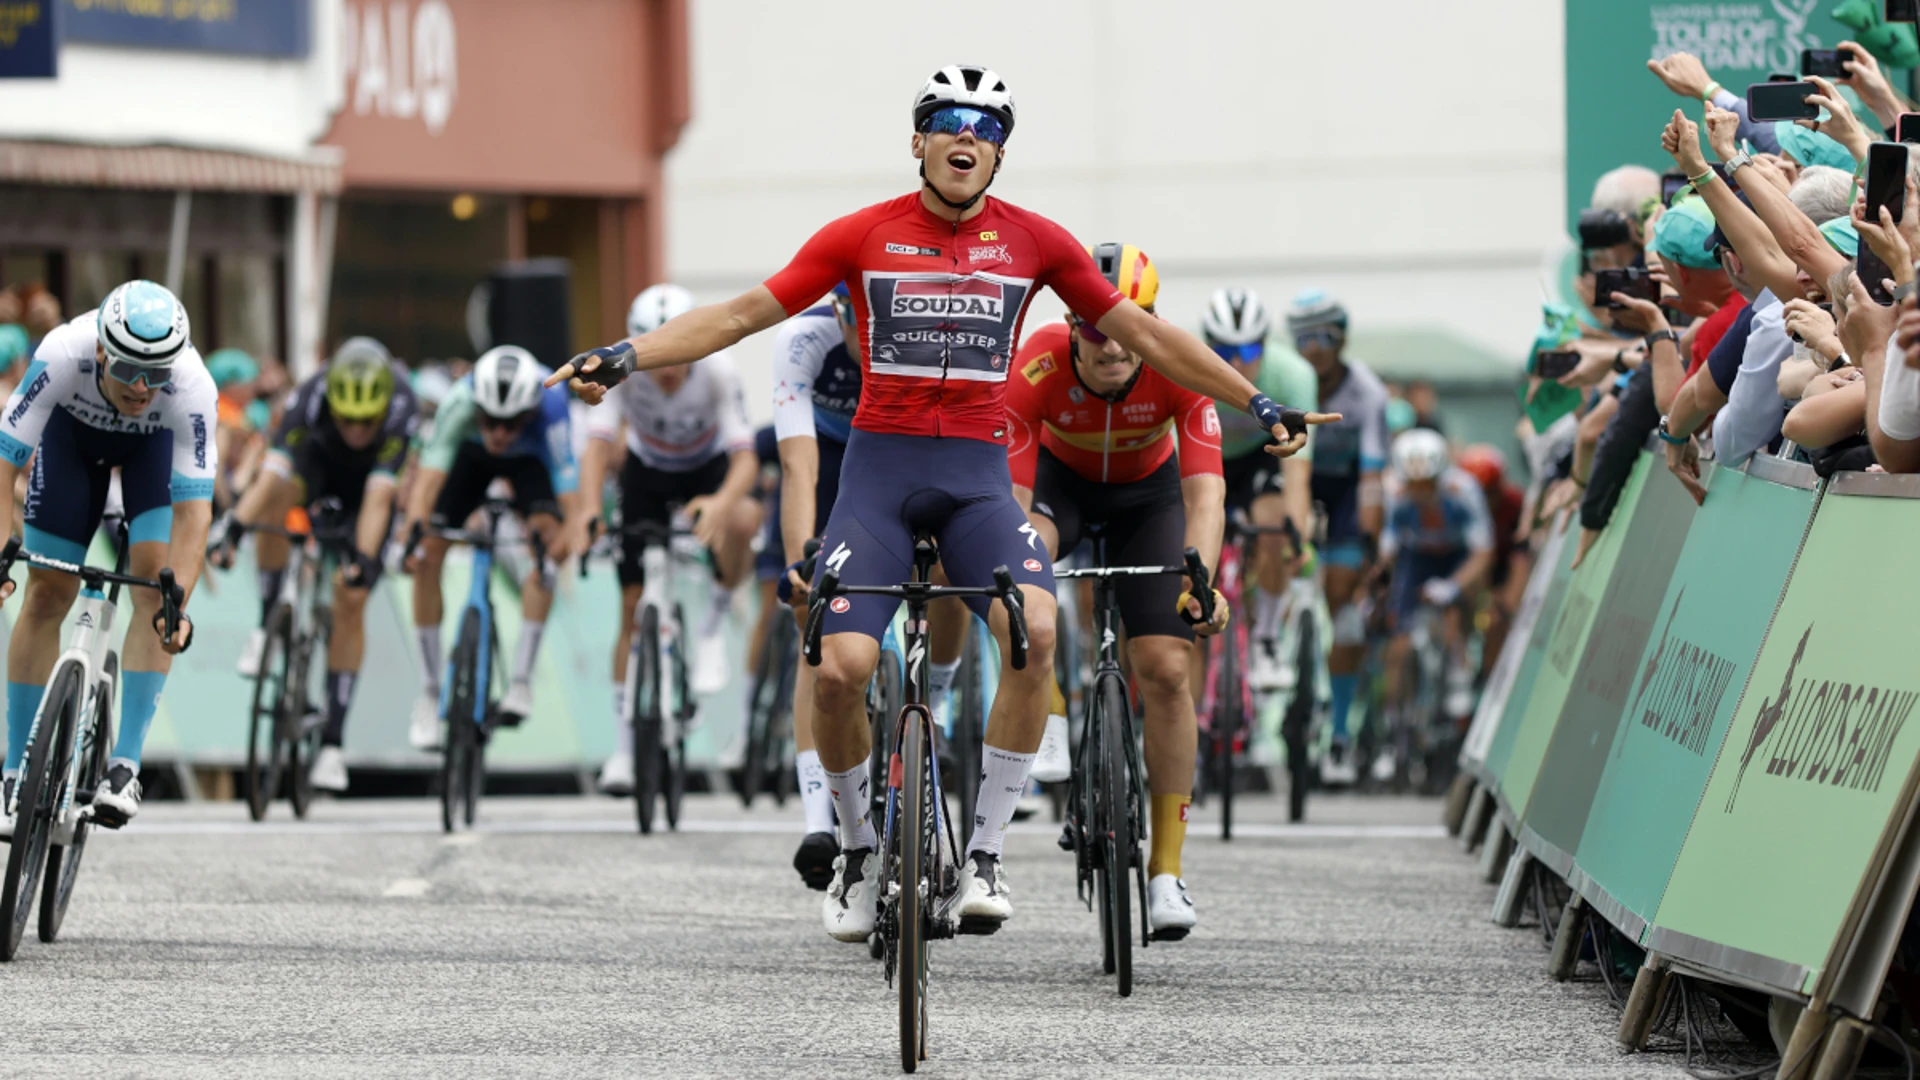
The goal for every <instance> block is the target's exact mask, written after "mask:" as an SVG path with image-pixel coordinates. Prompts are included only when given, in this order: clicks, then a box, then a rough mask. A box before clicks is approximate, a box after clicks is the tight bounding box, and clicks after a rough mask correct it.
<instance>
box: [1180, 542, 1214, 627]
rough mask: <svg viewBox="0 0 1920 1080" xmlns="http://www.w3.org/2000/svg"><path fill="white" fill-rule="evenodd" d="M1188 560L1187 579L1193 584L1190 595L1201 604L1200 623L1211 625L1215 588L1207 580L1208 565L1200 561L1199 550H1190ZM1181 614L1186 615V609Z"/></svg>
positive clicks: (1187, 554) (1187, 555)
mask: <svg viewBox="0 0 1920 1080" xmlns="http://www.w3.org/2000/svg"><path fill="white" fill-rule="evenodd" d="M1186 560H1187V577H1188V579H1189V580H1191V581H1192V583H1193V585H1192V588H1191V590H1190V591H1189V593H1188V595H1190V596H1192V597H1193V598H1194V599H1195V600H1198V601H1199V602H1200V621H1201V622H1203V623H1210V622H1212V621H1213V586H1212V585H1211V584H1210V583H1209V582H1208V580H1207V564H1206V563H1204V562H1201V561H1200V551H1199V549H1198V548H1188V549H1187V551H1186ZM1181 614H1182V615H1185V614H1186V611H1185V609H1184V608H1182V610H1181Z"/></svg>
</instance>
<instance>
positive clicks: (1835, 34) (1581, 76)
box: [1566, 0, 1879, 232]
mask: <svg viewBox="0 0 1920 1080" xmlns="http://www.w3.org/2000/svg"><path fill="white" fill-rule="evenodd" d="M1837 3H1838V0H1743V2H1734V3H1729V2H1724V0H1723V2H1699V3H1676V2H1673V0H1567V7H1566V11H1567V228H1568V230H1569V232H1571V231H1572V228H1573V224H1574V221H1575V220H1576V219H1577V218H1578V217H1579V214H1580V210H1581V208H1582V207H1584V206H1586V205H1587V200H1588V198H1589V197H1590V196H1591V195H1592V194H1593V182H1594V181H1595V180H1597V179H1599V178H1600V175H1601V174H1602V173H1604V172H1606V171H1607V170H1609V169H1612V168H1614V167H1615V166H1618V165H1627V164H1636V165H1645V166H1647V167H1648V168H1650V169H1652V170H1654V171H1655V172H1666V171H1667V170H1669V169H1671V168H1673V159H1672V158H1670V157H1668V156H1667V155H1666V154H1664V153H1662V152H1661V150H1660V129H1661V127H1663V126H1664V125H1665V124H1666V122H1667V120H1668V118H1670V117H1672V115H1673V110H1674V109H1676V108H1681V109H1685V110H1686V113H1687V115H1688V116H1691V117H1693V118H1694V119H1695V120H1698V119H1700V113H1701V105H1700V103H1699V102H1698V101H1694V102H1687V101H1685V100H1683V99H1681V98H1680V97H1678V96H1676V95H1675V94H1674V93H1673V92H1672V91H1670V90H1668V89H1667V88H1666V86H1665V85H1663V84H1662V83H1661V82H1660V80H1659V79H1656V78H1654V76H1653V74H1652V73H1651V72H1649V71H1647V61H1649V60H1653V59H1657V58H1660V57H1664V56H1666V55H1668V54H1670V53H1674V52H1688V53H1692V54H1693V55H1695V56H1698V57H1699V58H1700V59H1701V61H1702V62H1703V63H1704V64H1705V65H1706V68H1707V73H1708V74H1709V75H1710V76H1712V77H1713V78H1714V79H1717V80H1718V81H1719V82H1720V83H1722V84H1723V85H1725V86H1726V87H1727V89H1729V90H1732V91H1733V92H1734V93H1736V94H1744V93H1745V92H1746V88H1747V86H1748V85H1749V84H1751V83H1757V82H1765V81H1767V76H1768V75H1770V74H1773V73H1775V72H1780V73H1797V72H1798V71H1799V70H1800V50H1802V49H1813V48H1827V49H1831V48H1833V47H1834V45H1836V44H1838V43H1839V42H1841V41H1845V40H1847V39H1848V38H1849V37H1850V36H1852V33H1851V31H1849V30H1848V29H1847V28H1846V27H1844V26H1842V25H1840V24H1839V23H1837V22H1835V21H1833V18H1832V17H1831V15H1830V14H1829V13H1830V12H1831V11H1832V10H1833V8H1834V7H1835V6H1836V5H1837ZM1873 6H1874V7H1876V8H1877V7H1878V6H1879V4H1878V3H1877V2H1875V3H1874V5H1873Z"/></svg>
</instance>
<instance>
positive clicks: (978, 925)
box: [959, 915, 1006, 937]
mask: <svg viewBox="0 0 1920 1080" xmlns="http://www.w3.org/2000/svg"><path fill="white" fill-rule="evenodd" d="M1005 923H1006V920H1005V919H983V918H981V917H980V916H978V915H962V916H961V917H960V926H959V932H960V933H962V934H966V935H968V936H970V937H987V936H988V935H990V934H995V933H998V932H999V930H1000V927H1001V926H1002V925H1004V924H1005Z"/></svg>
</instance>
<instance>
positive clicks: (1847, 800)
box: [1646, 477, 1920, 993]
mask: <svg viewBox="0 0 1920 1080" xmlns="http://www.w3.org/2000/svg"><path fill="white" fill-rule="evenodd" d="M1867 479H1868V480H1870V481H1871V480H1905V479H1910V478H1905V477H1891V478H1888V477H1882V478H1867ZM1838 486H1839V484H1838V481H1836V488H1837V487H1838ZM1916 547H1920V499H1907V498H1875V497H1871V496H1862V495H1846V494H1836V493H1834V492H1833V491H1829V492H1828V493H1827V494H1826V495H1825V496H1824V497H1823V498H1822V499H1821V502H1820V506H1819V512H1818V513H1817V514H1816V515H1815V516H1814V519H1813V527H1812V528H1811V529H1810V530H1809V531H1808V533H1807V539H1806V543H1805V545H1804V546H1803V548H1802V550H1801V552H1800V557H1799V561H1798V562H1797V564H1796V565H1795V567H1794V569H1793V576H1792V580H1791V582H1790V583H1789V584H1788V586H1787V591H1786V595H1785V596H1784V597H1783V598H1782V599H1781V601H1780V607H1779V611H1778V613H1777V614H1776V615H1775V616H1774V619H1773V627H1772V629H1771V630H1769V631H1768V633H1767V636H1766V643H1765V644H1764V645H1763V646H1762V648H1761V651H1760V655H1759V658H1758V659H1757V660H1756V661H1755V663H1754V668H1753V675H1752V677H1751V678H1750V679H1749V680H1748V683H1747V689H1746V693H1745V694H1744V695H1743V697H1742V699H1741V701H1740V704H1739V705H1738V706H1737V708H1736V711H1735V713H1734V718H1733V722H1732V724H1731V725H1730V726H1729V728H1728V730H1727V735H1726V739H1725V741H1724V742H1723V743H1722V745H1721V749H1720V754H1719V757H1718V759H1717V761H1716V762H1715V764H1714V767H1713V772H1712V775H1711V777H1710V779H1709V780H1708V782H1707V787H1706V792H1705V794H1704V795H1702V797H1701V799H1700V805H1699V810H1698V811H1697V812H1696V813H1695V814H1694V818H1693V824H1692V827H1691V829H1690V831H1689V832H1688V834H1687V837H1686V841H1685V843H1684V844H1683V846H1682V847H1681V849H1680V856H1679V859H1678V861H1677V862H1676V863H1675V865H1674V868H1673V876H1672V878H1671V880H1670V881H1669V882H1668V884H1667V889H1666V893H1665V896H1664V897H1663V898H1662V900H1661V902H1660V906H1659V909H1658V913H1657V915H1656V916H1655V918H1654V926H1653V929H1652V930H1651V931H1650V932H1649V933H1648V935H1647V939H1646V940H1647V945H1648V947H1649V948H1651V949H1654V950H1655V951H1657V952H1660V953H1663V954H1666V955H1670V956H1675V957H1680V958H1682V959H1687V960H1691V961H1694V962H1697V963H1701V964H1705V965H1708V966H1710V967H1713V968H1717V969H1719V970H1721V971H1726V972H1731V973H1733V974H1736V975H1739V976H1742V977H1744V978H1747V979H1751V980H1755V981H1758V982H1760V983H1763V984H1765V985H1768V986H1771V987H1776V988H1778V989H1780V990H1783V991H1788V992H1794V993H1806V992H1810V991H1811V989H1812V988H1813V986H1814V984H1815V982H1816V981H1817V980H1818V978H1819V976H1820V973H1821V972H1822V971H1823V970H1825V969H1826V968H1827V967H1828V965H1829V964H1830V963H1831V961H1832V959H1833V958H1834V957H1835V955H1836V953H1835V950H1836V947H1839V946H1844V944H1845V943H1844V942H1843V941H1841V940H1840V939H1841V935H1842V930H1843V929H1844V928H1845V927H1846V926H1848V925H1849V916H1850V912H1851V910H1852V909H1853V907H1854V906H1855V904H1856V900H1857V898H1858V896H1859V894H1860V893H1861V892H1862V889H1861V886H1862V883H1863V881H1866V880H1868V879H1869V876H1870V875H1877V873H1878V870H1877V867H1876V865H1875V860H1876V849H1877V848H1879V847H1880V845H1881V844H1882V841H1883V836H1884V834H1885V833H1886V832H1887V830H1888V829H1890V828H1897V827H1898V826H1899V824H1900V822H1901V820H1902V818H1903V816H1904V813H1905V809H1906V808H1905V806H1904V805H1902V804H1901V802H1900V800H1901V796H1902V793H1903V790H1904V789H1905V787H1906V785H1907V783H1908V780H1909V776H1910V774H1911V772H1912V769H1913V765H1914V759H1915V756H1916V754H1920V723H1909V722H1908V721H1909V720H1911V719H1912V715H1911V714H1912V712H1913V707H1914V703H1915V701H1916V700H1920V668H1916V666H1915V664H1914V662H1913V617H1914V612H1915V611H1920V574H1915V573H1913V572H1912V570H1911V569H1910V568H1909V567H1908V566H1906V565H1905V564H1904V563H1903V562H1901V561H1900V559H1901V558H1902V556H1900V555H1899V553H1901V552H1906V551H1911V550H1914V549H1915V548H1916Z"/></svg>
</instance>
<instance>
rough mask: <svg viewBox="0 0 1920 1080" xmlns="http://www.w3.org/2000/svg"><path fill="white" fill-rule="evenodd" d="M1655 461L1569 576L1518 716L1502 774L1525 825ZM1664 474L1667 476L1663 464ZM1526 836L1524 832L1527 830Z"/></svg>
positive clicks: (1647, 461) (1630, 485)
mask: <svg viewBox="0 0 1920 1080" xmlns="http://www.w3.org/2000/svg"><path fill="white" fill-rule="evenodd" d="M1652 463H1653V458H1652V457H1651V456H1649V455H1647V454H1641V455H1640V460H1639V461H1637V462H1635V463H1634V466H1633V474H1632V475H1631V476H1629V477H1628V478H1627V483H1626V487H1625V488H1624V489H1623V490H1622V491H1621V493H1620V501H1619V503H1618V504H1617V505H1616V506H1615V507H1614V511H1613V519H1612V521H1611V522H1609V523H1608V525H1607V527H1606V528H1605V529H1603V530H1601V532H1600V535H1599V537H1598V538H1597V539H1596V540H1594V542H1593V547H1592V548H1591V549H1589V550H1588V552H1587V557H1586V558H1585V559H1584V560H1582V561H1581V563H1580V565H1579V566H1578V567H1576V568H1574V570H1573V574H1572V576H1571V577H1570V578H1569V579H1568V581H1567V597H1566V600H1565V601H1564V602H1563V603H1562V604H1561V605H1560V612H1559V615H1558V616H1557V617H1556V618H1555V619H1554V624H1553V632H1552V636H1551V637H1550V638H1548V640H1547V653H1546V659H1545V662H1544V663H1542V664H1541V665H1540V672H1539V675H1538V676H1536V677H1535V679H1534V683H1533V693H1532V694H1531V695H1530V696H1529V697H1528V699H1527V707H1526V711H1525V712H1524V713H1522V714H1521V715H1520V724H1519V727H1518V730H1516V731H1515V733H1514V740H1513V750H1512V752H1511V753H1509V754H1508V756H1507V763H1506V767H1505V769H1504V770H1503V771H1502V772H1501V775H1500V795H1501V798H1502V800H1503V801H1504V802H1505V804H1506V805H1507V806H1508V807H1509V808H1510V809H1511V811H1512V812H1513V814H1514V815H1515V816H1516V817H1517V818H1519V819H1520V821H1521V823H1522V824H1523V825H1524V824H1525V822H1526V819H1527V818H1528V816H1529V815H1530V814H1531V813H1532V811H1531V810H1530V809H1529V808H1528V805H1527V804H1528V801H1529V800H1530V799H1531V798H1532V796H1533V791H1534V781H1535V779H1537V778H1538V776H1539V774H1540V764H1541V762H1542V761H1544V760H1545V758H1546V754H1547V746H1548V744H1549V743H1550V742H1551V741H1552V739H1553V732H1554V729H1555V728H1556V727H1557V726H1559V722H1560V711H1561V709H1562V707H1564V706H1565V705H1566V701H1567V694H1568V693H1569V692H1570V691H1571V690H1572V688H1573V679H1574V676H1575V675H1576V674H1577V673H1578V670H1579V666H1580V659H1581V657H1582V656H1584V655H1585V654H1586V651H1587V636H1588V633H1589V632H1590V631H1591V630H1592V629H1593V621H1594V616H1595V615H1596V614H1597V613H1598V612H1599V609H1600V601H1601V599H1602V598H1603V597H1604V596H1605V594H1606V589H1607V583H1608V582H1609V581H1611V580H1612V579H1613V569H1614V561H1615V560H1616V559H1617V558H1618V557H1619V555H1620V549H1621V547H1622V543H1621V541H1622V540H1623V539H1624V538H1625V536H1626V534H1627V532H1628V531H1629V530H1630V529H1632V527H1633V518H1634V515H1635V513H1636V512H1637V508H1638V506H1639V505H1640V493H1641V492H1642V491H1643V490H1644V489H1645V488H1646V486H1647V475H1648V470H1649V469H1650V468H1651V467H1652ZM1660 473H1661V476H1662V477H1665V476H1666V467H1665V465H1664V464H1662V466H1661V469H1660ZM1578 539H1579V537H1578V536H1575V537H1573V538H1571V539H1569V540H1568V541H1567V543H1568V546H1569V547H1572V546H1574V545H1575V544H1576V543H1577V542H1578ZM1522 837H1523V838H1524V837H1525V832H1524V830H1523V831H1522ZM1534 854H1535V855H1536V856H1537V855H1538V854H1539V853H1538V852H1535V853H1534Z"/></svg>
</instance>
